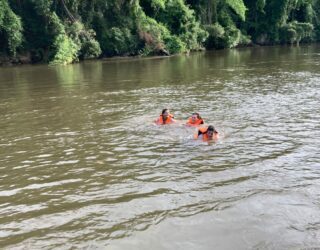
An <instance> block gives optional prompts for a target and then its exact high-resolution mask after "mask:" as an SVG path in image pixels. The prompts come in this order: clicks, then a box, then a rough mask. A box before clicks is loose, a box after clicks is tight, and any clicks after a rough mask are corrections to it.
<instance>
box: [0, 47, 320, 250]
mask: <svg viewBox="0 0 320 250" xmlns="http://www.w3.org/2000/svg"><path fill="white" fill-rule="evenodd" d="M163 108H169V109H170V110H171V112H172V113H173V114H174V115H175V117H176V118H177V119H178V120H181V123H183V122H185V121H186V120H187V118H188V117H189V116H190V115H191V113H192V112H195V111H197V112H199V113H200V114H201V115H202V117H203V118H204V119H205V121H206V123H207V124H212V125H214V126H215V127H216V129H217V130H218V131H219V132H220V135H221V138H220V140H219V141H218V142H216V143H209V144H208V143H205V142H202V141H195V140H193V138H192V134H193V133H194V129H193V128H187V127H185V126H183V125H182V124H181V123H178V124H175V125H172V126H171V125H166V126H155V125H154V124H153V123H152V121H153V120H154V119H156V118H157V117H158V116H159V113H160V112H161V110H162V109H163ZM0 248H5V249H137V250H138V249H139V250H140V249H142V250H149V249H156V250H157V249H159V250H160V249H170V250H171V249H172V250H176V249H183V250H193V249H205V250H207V249H208V250H209V249H313V248H318V249H320V45H309V46H300V47H262V48H243V49H237V50H223V51H214V52H200V53H194V54H190V55H188V56H186V55H182V56H176V57H169V58H147V59H119V60H104V61H91V62H84V63H80V64H75V65H69V66H63V67H50V66H47V65H36V66H22V67H8V68H0Z"/></svg>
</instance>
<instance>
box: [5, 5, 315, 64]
mask: <svg viewBox="0 0 320 250" xmlns="http://www.w3.org/2000/svg"><path fill="white" fill-rule="evenodd" d="M319 14H320V0H90V1H81V0H23V1H22V0H0V55H1V54H2V55H9V56H15V55H16V54H24V53H29V55H30V57H31V59H32V61H33V62H37V61H47V62H50V63H52V64H67V63H72V62H75V61H78V60H81V59H88V58H97V57H99V56H117V55H120V56H122V55H170V54H175V53H182V52H188V51H191V50H200V49H203V48H208V49H212V48H232V47H236V46H241V45H248V44H251V43H255V44H262V45H263V44H279V43H290V44H293V43H296V44H298V43H300V42H309V41H318V40H319V39H320V19H319Z"/></svg>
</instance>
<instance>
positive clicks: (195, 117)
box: [186, 113, 204, 127]
mask: <svg viewBox="0 0 320 250" xmlns="http://www.w3.org/2000/svg"><path fill="white" fill-rule="evenodd" d="M201 124H204V120H203V119H202V118H201V116H200V114H199V113H192V116H191V117H189V119H188V121H187V123H186V125H187V126H193V127H196V126H199V125H201Z"/></svg>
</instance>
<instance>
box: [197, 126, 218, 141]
mask: <svg viewBox="0 0 320 250" xmlns="http://www.w3.org/2000/svg"><path fill="white" fill-rule="evenodd" d="M207 130H208V127H203V128H199V129H198V131H197V132H196V133H195V134H194V136H193V138H194V139H198V138H199V136H200V135H202V140H203V141H208V140H211V139H213V140H217V139H218V138H219V135H218V132H213V136H212V138H209V136H208V135H207Z"/></svg>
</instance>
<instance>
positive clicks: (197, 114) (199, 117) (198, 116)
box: [192, 112, 202, 119]
mask: <svg viewBox="0 0 320 250" xmlns="http://www.w3.org/2000/svg"><path fill="white" fill-rule="evenodd" d="M192 115H196V116H197V118H198V119H202V118H201V116H200V114H199V113H196V112H195V113H192Z"/></svg>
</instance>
